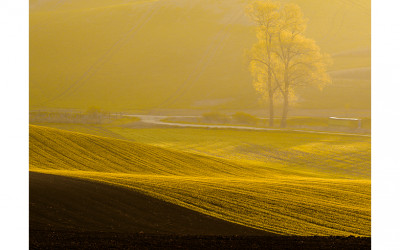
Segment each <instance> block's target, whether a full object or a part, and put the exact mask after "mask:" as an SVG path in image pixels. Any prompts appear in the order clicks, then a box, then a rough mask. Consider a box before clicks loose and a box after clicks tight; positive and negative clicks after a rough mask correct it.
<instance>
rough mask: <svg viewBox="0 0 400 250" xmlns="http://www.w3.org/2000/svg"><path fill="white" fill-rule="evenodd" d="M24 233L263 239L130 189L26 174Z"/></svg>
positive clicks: (252, 230) (88, 181)
mask: <svg viewBox="0 0 400 250" xmlns="http://www.w3.org/2000/svg"><path fill="white" fill-rule="evenodd" d="M29 189H30V190H29V193H30V196H29V209H30V216H29V229H30V231H41V232H49V231H50V232H55V231H64V232H65V231H69V232H112V233H130V234H135V233H136V234H137V233H141V234H166V235H238V234H240V235H264V236H271V234H270V233H267V232H264V231H260V230H255V229H252V228H248V227H243V226H241V225H237V224H233V223H231V222H227V221H225V220H220V219H217V218H215V217H211V216H207V215H204V214H202V213H198V212H196V211H193V210H191V209H187V208H183V207H181V206H178V205H175V204H173V203H170V202H165V201H162V200H160V199H157V198H153V197H150V196H148V195H144V194H142V193H141V192H137V191H136V190H133V189H128V188H125V187H121V186H116V185H108V184H105V183H100V182H97V181H91V180H89V179H81V178H73V177H66V176H60V175H48V174H42V173H35V172H30V173H29Z"/></svg>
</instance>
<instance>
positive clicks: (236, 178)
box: [30, 126, 371, 236]
mask: <svg viewBox="0 0 400 250" xmlns="http://www.w3.org/2000/svg"><path fill="white" fill-rule="evenodd" d="M79 145H80V146H79ZM30 171H33V172H41V173H49V174H54V175H64V176H70V177H76V178H81V179H89V180H93V181H98V182H104V183H108V184H112V185H117V186H122V187H125V188H129V189H135V190H137V191H139V192H141V193H144V194H146V195H149V196H152V197H155V198H158V199H161V200H164V201H167V202H170V203H173V204H176V205H179V206H182V207H185V208H189V209H191V210H194V211H197V212H200V213H203V214H206V215H210V216H213V217H216V218H219V219H223V220H227V221H230V222H234V223H237V224H240V225H244V226H247V227H252V228H256V229H260V230H264V231H267V232H272V233H276V234H283V235H359V236H369V235H370V230H371V224H370V223H371V219H370V216H371V205H370V201H371V194H370V192H371V191H370V185H371V183H370V181H369V180H352V179H327V178H312V177H304V176H296V175H295V174H288V173H287V172H283V171H282V172H280V171H276V170H271V169H268V168H263V167H260V166H253V165H246V164H241V165H238V164H234V163H232V162H230V161H226V160H222V159H217V158H212V157H208V156H200V155H195V154H191V153H180V152H177V151H172V150H166V149H161V148H157V147H154V146H148V145H143V144H139V143H133V142H128V141H122V140H117V139H111V138H103V137H97V136H91V135H85V134H80V133H76V132H67V131H62V130H58V129H50V128H45V127H39V126H30Z"/></svg>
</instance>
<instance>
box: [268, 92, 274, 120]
mask: <svg viewBox="0 0 400 250" xmlns="http://www.w3.org/2000/svg"><path fill="white" fill-rule="evenodd" d="M269 126H270V127H273V126H274V95H273V93H272V91H270V92H269Z"/></svg>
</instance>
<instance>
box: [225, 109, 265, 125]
mask: <svg viewBox="0 0 400 250" xmlns="http://www.w3.org/2000/svg"><path fill="white" fill-rule="evenodd" d="M232 119H233V120H234V121H235V122H237V123H240V124H251V125H256V124H257V123H258V120H259V119H258V118H257V117H255V116H253V115H250V114H247V113H244V112H237V113H236V114H234V115H232Z"/></svg>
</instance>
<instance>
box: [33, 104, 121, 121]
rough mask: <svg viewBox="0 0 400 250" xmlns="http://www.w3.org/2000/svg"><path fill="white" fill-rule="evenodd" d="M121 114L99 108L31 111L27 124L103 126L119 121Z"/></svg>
mask: <svg viewBox="0 0 400 250" xmlns="http://www.w3.org/2000/svg"><path fill="white" fill-rule="evenodd" d="M121 117H122V114H120V113H110V112H106V111H103V110H101V109H99V108H89V109H88V110H87V111H73V112H72V111H32V112H29V122H30V123H38V122H50V123H82V124H103V123H108V122H111V121H113V120H116V119H120V118H121Z"/></svg>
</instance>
